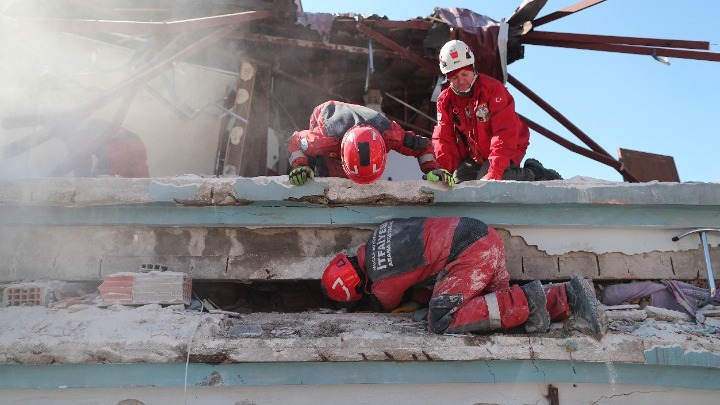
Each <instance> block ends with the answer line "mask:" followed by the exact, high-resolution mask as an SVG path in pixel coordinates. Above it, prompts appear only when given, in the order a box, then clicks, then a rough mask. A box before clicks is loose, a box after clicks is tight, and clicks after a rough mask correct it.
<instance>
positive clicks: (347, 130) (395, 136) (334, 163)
mask: <svg viewBox="0 0 720 405" xmlns="http://www.w3.org/2000/svg"><path fill="white" fill-rule="evenodd" d="M391 150H394V151H396V152H398V153H400V154H401V155H405V156H412V157H415V158H417V161H418V164H419V165H420V170H422V172H423V173H424V175H423V179H425V180H429V181H439V182H443V183H444V184H445V185H447V186H449V187H452V186H454V185H455V179H454V178H453V177H452V175H451V174H450V172H448V171H447V170H444V169H440V168H439V167H438V165H437V162H435V154H434V152H433V145H432V141H431V140H430V139H428V138H426V137H423V136H420V135H417V134H415V133H413V132H411V131H406V130H404V129H403V128H402V127H401V126H400V125H399V124H398V123H397V122H395V121H393V120H390V119H388V118H387V117H386V116H385V115H384V114H382V113H380V112H377V111H375V110H373V109H371V108H368V107H365V106H361V105H356V104H349V103H343V102H341V101H333V100H331V101H326V102H325V103H322V104H320V105H319V106H317V107H315V109H314V110H313V113H312V115H311V116H310V128H309V129H306V130H302V131H297V132H295V133H294V134H293V135H292V136H291V137H290V139H289V140H288V143H287V151H288V159H289V161H290V166H292V167H293V169H292V170H291V171H290V173H289V179H290V183H292V184H293V185H296V186H300V185H303V184H305V182H306V181H307V179H309V178H314V177H315V175H316V174H317V175H319V176H331V177H345V178H348V179H350V180H352V181H354V182H355V183H359V184H369V183H373V182H375V181H376V180H378V179H379V178H380V177H381V176H382V174H383V172H384V171H385V164H386V161H387V154H388V153H389V152H390V151H391ZM311 159H312V160H313V161H314V164H311ZM311 166H313V167H314V169H313V168H312V167H311ZM316 172H318V173H316Z"/></svg>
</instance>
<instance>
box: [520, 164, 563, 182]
mask: <svg viewBox="0 0 720 405" xmlns="http://www.w3.org/2000/svg"><path fill="white" fill-rule="evenodd" d="M525 169H528V170H530V171H531V172H533V174H534V175H535V181H543V180H562V176H560V173H558V172H556V171H555V170H553V169H546V168H545V166H543V164H542V163H540V162H539V161H538V160H537V159H525Z"/></svg>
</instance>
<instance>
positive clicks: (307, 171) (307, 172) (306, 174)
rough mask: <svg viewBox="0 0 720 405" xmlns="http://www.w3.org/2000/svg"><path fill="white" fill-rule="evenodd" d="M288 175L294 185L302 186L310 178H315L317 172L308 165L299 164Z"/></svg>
mask: <svg viewBox="0 0 720 405" xmlns="http://www.w3.org/2000/svg"><path fill="white" fill-rule="evenodd" d="M288 177H289V178H290V183H292V184H293V185H295V186H302V185H303V184H305V182H306V181H307V179H308V178H311V179H314V178H315V173H314V172H313V171H312V169H311V168H309V167H307V166H298V167H296V168H294V169H292V170H291V171H290V174H289V175H288Z"/></svg>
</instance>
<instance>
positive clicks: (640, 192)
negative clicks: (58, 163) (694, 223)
mask: <svg viewBox="0 0 720 405" xmlns="http://www.w3.org/2000/svg"><path fill="white" fill-rule="evenodd" d="M214 190H218V191H219V192H220V194H221V195H222V196H224V197H227V196H231V197H232V198H230V199H227V200H226V199H224V198H222V199H221V198H218V199H216V200H214V199H213V196H212V195H210V193H212V192H214ZM318 196H322V197H325V198H327V199H328V200H329V201H333V202H336V203H341V204H354V203H358V204H363V203H367V202H368V201H370V202H372V201H377V200H378V199H380V200H381V201H388V200H389V203H393V204H428V203H433V204H452V203H468V202H472V203H479V204H482V203H493V204H494V203H505V204H563V203H568V204H606V205H647V204H668V205H700V206H704V205H706V206H715V205H720V184H718V183H659V182H651V183H635V184H631V183H613V182H605V181H594V182H582V181H572V179H571V180H567V181H549V182H512V181H495V182H485V181H472V182H466V183H462V184H460V185H458V186H456V187H455V188H452V189H448V188H446V187H445V186H443V185H440V184H436V183H432V182H427V181H423V180H405V181H386V180H380V181H377V182H375V183H373V184H368V185H358V184H355V183H352V182H351V181H350V180H347V179H340V178H319V179H316V180H311V181H309V182H307V183H306V184H305V185H303V186H293V185H291V184H290V183H289V182H288V178H287V176H274V177H253V178H244V177H203V176H195V175H185V176H173V177H159V178H146V179H127V178H115V177H107V178H28V179H4V180H0V204H38V205H77V206H81V205H106V204H124V203H136V204H142V203H176V202H178V201H191V202H192V201H195V202H197V203H199V204H200V203H202V204H218V205H221V204H229V205H233V204H236V201H235V200H239V201H303V200H309V201H312V200H313V197H318Z"/></svg>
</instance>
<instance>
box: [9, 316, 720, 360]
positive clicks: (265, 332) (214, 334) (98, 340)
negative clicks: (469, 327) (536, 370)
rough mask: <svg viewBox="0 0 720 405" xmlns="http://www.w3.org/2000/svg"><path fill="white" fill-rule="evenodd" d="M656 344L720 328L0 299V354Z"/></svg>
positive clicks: (387, 352) (643, 354)
mask: <svg viewBox="0 0 720 405" xmlns="http://www.w3.org/2000/svg"><path fill="white" fill-rule="evenodd" d="M616 318H617V317H616ZM611 319H612V318H611ZM660 346H662V347H668V346H677V347H678V348H680V349H682V351H683V352H690V351H693V352H708V353H710V354H709V358H710V361H711V363H712V362H713V361H714V362H715V363H716V364H715V365H714V367H720V361H718V359H717V354H716V353H720V335H718V334H713V333H710V330H709V329H708V328H703V327H699V326H698V325H696V324H695V323H692V322H686V321H682V320H671V321H667V320H659V319H656V318H653V317H652V316H649V317H647V318H646V319H644V320H642V321H627V320H623V319H613V320H611V322H610V332H609V333H608V334H607V335H605V336H604V337H603V339H602V340H601V341H596V340H594V339H592V338H590V337H588V336H586V335H584V334H582V333H580V332H578V331H575V330H573V328H572V327H571V323H570V322H568V323H564V324H553V327H552V328H551V331H550V332H548V333H546V334H538V335H527V334H524V333H519V332H518V333H515V332H513V331H507V332H504V333H494V334H487V335H480V334H462V335H435V334H431V333H429V332H428V331H427V330H426V325H425V323H424V321H417V320H414V319H413V317H412V314H380V313H345V312H342V311H334V310H322V309H318V310H313V311H305V312H295V313H277V312H268V313H248V314H235V313H231V312H225V311H215V313H207V312H199V311H196V310H187V309H185V307H184V306H183V305H176V306H167V307H162V306H161V305H158V304H150V305H144V306H139V307H133V306H123V305H112V306H109V307H98V306H97V305H93V304H73V305H70V306H68V307H66V308H56V309H50V308H44V307H40V306H33V307H8V308H2V309H0V363H2V364H98V363H99V364H104V363H140V362H142V363H182V362H185V361H186V360H187V353H188V348H190V359H189V360H190V362H192V363H211V364H218V363H237V362H281V361H283V362H295V361H298V362H306V361H320V362H322V361H386V360H394V361H439V360H499V359H500V360H517V359H533V360H565V361H567V360H571V361H587V362H623V363H639V364H642V363H645V362H647V353H648V351H651V350H653V348H655V347H660ZM714 353H715V354H714ZM713 354H714V355H713Z"/></svg>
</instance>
